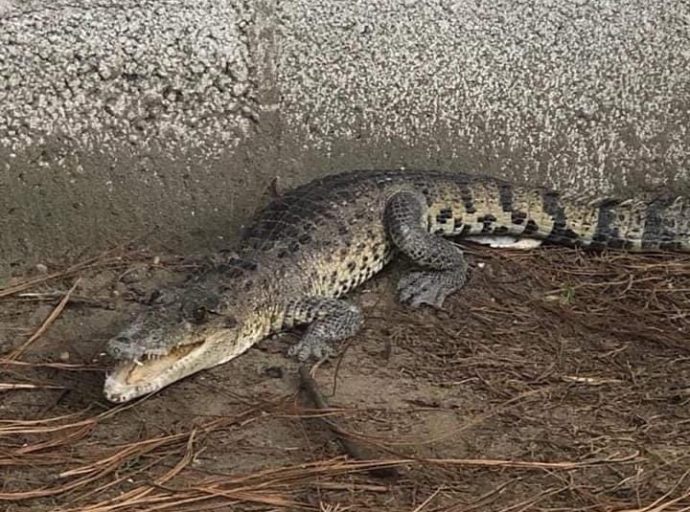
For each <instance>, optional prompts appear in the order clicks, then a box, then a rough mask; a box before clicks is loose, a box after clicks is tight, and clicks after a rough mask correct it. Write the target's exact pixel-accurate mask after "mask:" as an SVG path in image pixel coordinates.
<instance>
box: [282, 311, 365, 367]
mask: <svg viewBox="0 0 690 512" xmlns="http://www.w3.org/2000/svg"><path fill="white" fill-rule="evenodd" d="M296 309H297V310H298V311H299V315H298V316H301V317H302V318H299V319H297V318H295V320H302V321H309V322H311V324H310V325H309V327H308V328H307V332H306V333H305V334H304V336H302V339H301V340H300V341H299V342H298V343H297V344H296V345H294V346H293V347H291V348H290V350H289V352H288V354H289V355H290V356H297V358H298V359H299V360H300V361H306V360H307V359H309V358H312V357H313V358H316V359H321V358H323V357H330V356H333V355H334V354H335V349H334V348H333V346H332V344H331V343H332V342H334V341H341V340H344V339H346V338H349V337H350V336H352V335H354V334H355V333H356V332H357V331H359V330H360V329H361V327H362V323H363V318H362V312H361V311H360V310H359V308H358V307H357V306H355V305H354V304H350V303H349V302H346V301H344V300H338V299H321V298H312V299H309V300H308V301H305V302H303V303H301V304H299V305H297V307H296Z"/></svg>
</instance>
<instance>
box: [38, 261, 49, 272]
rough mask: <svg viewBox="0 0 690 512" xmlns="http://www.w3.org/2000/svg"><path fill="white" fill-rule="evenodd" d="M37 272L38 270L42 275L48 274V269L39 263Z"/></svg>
mask: <svg viewBox="0 0 690 512" xmlns="http://www.w3.org/2000/svg"><path fill="white" fill-rule="evenodd" d="M36 270H38V271H39V272H40V273H41V274H47V273H48V267H47V266H46V265H44V264H43V263H39V264H38V265H36Z"/></svg>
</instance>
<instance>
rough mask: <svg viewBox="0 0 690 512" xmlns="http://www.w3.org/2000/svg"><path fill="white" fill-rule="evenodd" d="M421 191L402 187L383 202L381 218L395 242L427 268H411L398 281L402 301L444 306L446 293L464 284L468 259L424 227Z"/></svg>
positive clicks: (402, 250)
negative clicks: (410, 271) (415, 269)
mask: <svg viewBox="0 0 690 512" xmlns="http://www.w3.org/2000/svg"><path fill="white" fill-rule="evenodd" d="M426 217H427V204H426V199H425V198H424V196H423V195H421V194H417V193H414V192H408V191H402V192H398V193H396V194H395V195H393V196H392V197H391V198H390V199H389V200H388V202H387V203H386V209H385V213H384V222H385V224H386V229H387V230H388V234H389V236H390V237H391V240H392V241H393V243H394V244H395V246H396V247H397V248H398V249H399V250H400V251H401V252H402V253H403V254H405V255H406V256H408V257H409V258H410V259H411V260H412V261H414V262H415V263H416V264H418V265H420V266H422V267H425V269H426V270H422V271H418V272H412V273H410V274H409V275H407V276H405V277H403V278H402V279H401V280H400V282H399V283H398V293H399V297H400V300H401V301H402V302H409V303H410V304H411V305H412V307H415V308H416V307H419V306H420V305H422V304H428V305H430V306H434V307H437V308H441V307H442V306H443V302H444V301H445V300H446V297H447V296H448V295H450V294H451V293H453V292H454V291H456V290H458V289H459V288H461V287H462V285H463V284H465V280H466V278H467V263H466V262H465V257H464V256H463V254H462V251H460V249H458V248H457V247H456V246H455V245H454V244H452V243H451V242H449V241H448V240H445V239H443V238H441V237H440V236H437V235H433V234H431V233H429V232H428V230H427V227H426V226H427V220H426Z"/></svg>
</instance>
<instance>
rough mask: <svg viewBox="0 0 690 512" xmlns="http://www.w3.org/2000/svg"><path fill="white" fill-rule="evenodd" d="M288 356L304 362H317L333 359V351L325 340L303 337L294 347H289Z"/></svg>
mask: <svg viewBox="0 0 690 512" xmlns="http://www.w3.org/2000/svg"><path fill="white" fill-rule="evenodd" d="M288 355H289V356H291V357H297V359H298V360H299V361H300V362H305V361H307V360H308V359H312V358H313V359H317V360H318V359H324V358H330V357H333V356H334V355H335V349H334V348H333V346H331V344H330V343H329V342H327V341H325V340H322V339H319V338H314V337H310V336H308V335H305V336H304V337H303V338H302V339H301V340H299V342H298V343H297V344H296V345H293V346H292V347H290V349H289V350H288Z"/></svg>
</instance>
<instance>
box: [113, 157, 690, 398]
mask: <svg viewBox="0 0 690 512" xmlns="http://www.w3.org/2000/svg"><path fill="white" fill-rule="evenodd" d="M689 208H690V202H689V201H688V199H687V198H685V197H657V198H652V199H649V200H645V199H642V198H638V199H629V200H619V199H615V198H605V199H595V200H585V199H583V198H578V197H575V196H573V197H567V196H565V195H562V194H559V193H558V192H556V191H554V190H551V189H548V188H543V187H520V186H515V185H513V184H511V183H509V182H507V181H504V180H502V179H497V178H494V177H489V176H484V175H473V174H465V173H459V172H445V171H421V170H419V171H413V170H365V171H352V172H346V173H342V174H336V175H330V176H327V177H324V178H321V179H317V180H315V181H312V182H309V183H307V184H305V185H302V186H300V187H297V188H295V189H293V190H291V191H289V192H286V193H285V194H284V195H282V196H280V197H278V198H276V199H274V200H273V201H272V202H270V203H269V204H268V205H267V206H266V207H265V208H263V209H262V210H261V211H260V212H259V213H258V214H257V215H256V216H255V217H254V220H253V221H252V222H251V223H250V224H249V225H248V226H247V228H246V229H245V230H244V232H243V235H242V236H241V240H240V242H239V244H238V247H237V248H236V252H235V253H234V254H233V255H231V256H228V257H226V258H220V260H219V261H217V262H216V263H214V264H213V265H209V266H208V268H207V270H206V271H204V272H199V273H198V275H195V276H193V277H192V278H190V279H189V280H188V281H187V282H185V283H182V284H180V285H177V286H173V287H170V288H168V289H164V290H162V292H161V293H159V294H157V296H156V297H154V298H152V301H151V306H150V308H149V309H148V310H147V311H146V312H144V313H143V314H141V315H140V316H139V317H138V318H136V319H135V320H133V321H132V323H131V324H130V325H128V326H127V327H126V328H124V329H123V330H122V331H121V332H119V333H118V334H117V335H116V336H114V337H113V338H111V339H110V340H109V341H108V344H107V352H108V353H109V354H110V355H111V356H112V357H113V358H114V359H116V361H115V364H114V367H113V368H112V370H111V371H109V372H108V374H107V376H106V380H105V385H104V394H105V396H106V398H107V399H108V400H110V401H112V402H127V401H130V400H132V399H134V398H137V397H140V396H142V395H146V394H150V393H153V392H156V391H159V390H160V389H162V388H164V387H166V386H168V385H170V384H172V383H174V382H176V381H179V380H180V379H182V378H184V377H187V376H189V375H191V374H194V373H196V372H198V371H200V370H203V369H207V368H211V367H213V366H216V365H220V364H222V363H225V362H227V361H230V360H231V359H233V358H235V357H237V356H239V355H240V354H242V353H243V352H245V351H246V350H248V349H249V348H250V347H252V346H253V345H255V344H257V343H258V342H259V341H261V340H263V339H265V338H266V337H268V336H269V335H271V334H272V333H277V332H281V331H285V330H289V329H292V328H293V327H295V326H299V325H303V326H305V325H306V326H307V327H306V330H305V331H304V335H303V336H302V337H301V339H300V340H299V341H298V342H296V343H295V344H294V345H293V346H292V347H291V348H290V349H289V355H290V356H293V357H296V358H297V359H298V360H300V361H306V360H308V359H310V358H324V357H329V356H332V355H333V353H334V350H335V348H336V346H337V342H340V341H342V340H345V339H347V338H349V337H351V336H353V335H354V334H355V333H357V332H358V331H359V329H360V328H361V327H362V324H363V316H362V312H361V311H360V309H359V308H358V307H357V306H356V305H355V304H353V303H352V302H349V301H347V300H346V299H344V298H343V296H344V295H345V294H346V293H347V292H349V291H350V290H352V289H353V288H355V287H356V286H358V285H360V284H361V283H362V282H364V281H366V280H367V279H369V278H371V277H372V276H373V275H374V274H376V273H377V272H379V271H380V270H381V269H382V268H383V267H384V266H385V265H386V264H387V263H389V262H390V261H391V260H392V259H393V258H394V257H395V255H396V254H402V255H404V256H405V257H407V258H409V259H410V260H411V261H412V262H413V263H414V264H415V265H416V266H417V268H416V269H415V270H414V271H412V272H410V273H408V274H407V275H405V276H403V277H402V278H401V280H400V281H399V282H398V284H397V291H398V294H399V299H400V300H401V301H402V302H403V303H407V304H409V305H410V306H411V307H420V306H422V305H428V306H431V307H436V308H441V307H442V306H443V304H444V301H445V299H446V297H447V296H448V295H450V294H451V293H453V292H455V291H456V290H458V289H460V288H461V287H462V286H463V284H464V283H465V281H466V275H467V270H468V265H467V263H466V260H465V257H464V255H463V251H462V250H461V248H460V247H459V246H458V245H457V244H456V243H454V241H453V240H452V239H451V237H459V239H466V240H469V241H474V242H479V243H485V244H486V243H488V244H490V245H493V246H505V247H513V248H523V249H528V248H531V247H536V246H538V245H539V244H541V243H544V242H548V243H555V244H561V245H568V246H577V247H584V248H591V249H604V248H612V249H620V250H627V251H659V250H662V251H680V252H683V251H688V250H690V215H689V212H688V210H689Z"/></svg>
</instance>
